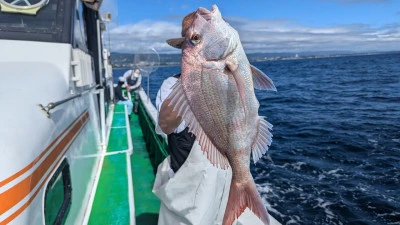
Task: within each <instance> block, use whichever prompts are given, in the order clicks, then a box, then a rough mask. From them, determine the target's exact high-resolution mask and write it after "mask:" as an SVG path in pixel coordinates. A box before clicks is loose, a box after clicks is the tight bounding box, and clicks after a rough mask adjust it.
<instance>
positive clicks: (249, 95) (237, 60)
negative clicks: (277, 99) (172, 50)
mask: <svg viewBox="0 0 400 225" xmlns="http://www.w3.org/2000/svg"><path fill="white" fill-rule="evenodd" d="M181 36H182V37H181V38H174V39H169V40H167V43H168V44H170V45H171V46H173V47H176V48H180V49H182V62H181V66H182V73H181V75H180V76H179V77H171V78H168V79H166V80H165V81H164V83H163V84H162V86H161V88H160V91H159V93H158V95H157V104H156V105H157V108H158V110H159V116H158V122H157V127H156V130H157V132H158V133H161V132H163V133H165V134H167V135H168V140H170V139H171V140H173V141H171V142H169V145H170V146H169V147H170V156H169V157H167V158H166V159H165V160H164V161H163V162H162V163H161V164H160V165H159V167H158V170H157V175H156V181H155V183H154V187H153V192H154V193H155V194H156V195H157V196H158V197H159V198H160V200H161V202H162V204H161V208H160V213H159V221H158V224H159V225H168V224H205V225H212V224H222V225H231V224H232V223H234V222H235V221H237V223H236V224H246V225H256V224H269V223H270V222H269V221H270V219H269V215H268V213H267V210H266V208H265V207H264V205H263V203H262V201H261V198H260V195H259V194H258V191H257V189H256V186H255V183H254V180H253V177H252V175H251V173H250V154H252V156H253V161H254V163H255V162H256V161H258V160H259V159H260V158H261V157H262V155H263V154H265V152H266V151H267V150H268V147H269V146H270V145H271V142H272V134H271V133H270V130H271V129H272V125H271V124H270V123H268V122H267V121H265V120H264V118H263V117H260V116H259V115H258V107H259V103H258V101H257V98H256V96H255V94H254V88H257V89H262V90H275V91H276V88H275V86H274V84H273V82H272V80H271V79H269V78H268V76H267V75H265V74H264V73H263V72H262V71H260V70H259V69H257V68H255V67H254V66H252V65H250V63H249V61H248V60H247V57H246V55H245V53H244V50H243V47H242V45H241V43H240V39H239V35H238V33H237V31H236V30H235V29H233V28H232V27H231V26H230V25H229V24H228V23H226V22H225V20H224V19H223V18H222V16H221V13H220V12H219V9H218V7H217V6H216V5H213V7H212V11H209V10H207V9H205V8H199V9H198V10H196V11H194V12H192V13H190V14H189V15H187V16H186V17H185V18H184V19H183V22H182V33H181ZM171 135H172V136H171ZM180 135H182V136H185V137H187V136H188V135H189V136H192V135H193V136H192V139H190V138H187V139H181V140H183V141H176V140H175V142H174V138H175V139H177V140H180V139H179V138H177V137H173V136H178V137H179V136H180ZM194 139H195V140H194ZM192 143H193V144H192ZM180 145H186V146H185V148H181V146H180ZM171 148H172V149H171ZM176 148H181V149H184V151H177V150H176ZM182 152H183V153H182ZM179 156H182V157H183V160H177V158H179ZM174 164H177V165H178V167H176V166H174ZM174 167H175V168H174ZM249 211H251V212H252V213H251V212H249ZM243 212H248V213H247V214H246V216H242V215H243V214H245V213H243Z"/></svg>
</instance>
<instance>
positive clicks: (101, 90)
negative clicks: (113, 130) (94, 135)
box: [99, 88, 106, 147]
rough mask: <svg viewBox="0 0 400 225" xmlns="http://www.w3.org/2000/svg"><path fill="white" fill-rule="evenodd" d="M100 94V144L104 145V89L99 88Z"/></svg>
mask: <svg viewBox="0 0 400 225" xmlns="http://www.w3.org/2000/svg"><path fill="white" fill-rule="evenodd" d="M99 94H100V123H101V142H102V143H101V144H102V145H103V147H105V146H106V113H105V111H106V110H105V106H104V89H103V88H102V89H99Z"/></svg>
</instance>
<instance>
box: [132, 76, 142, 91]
mask: <svg viewBox="0 0 400 225" xmlns="http://www.w3.org/2000/svg"><path fill="white" fill-rule="evenodd" d="M141 83H142V75H140V74H139V76H138V80H137V82H136V84H135V85H132V86H129V90H131V89H136V88H138V87H139V86H140V84H141Z"/></svg>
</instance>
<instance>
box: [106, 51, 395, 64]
mask: <svg viewBox="0 0 400 225" xmlns="http://www.w3.org/2000/svg"><path fill="white" fill-rule="evenodd" d="M390 53H400V51H398V52H369V53H355V52H350V51H348V52H343V51H340V52H339V51H320V52H299V53H285V52H281V53H250V54H247V58H248V59H249V61H250V62H260V61H271V60H295V59H315V58H329V57H342V56H356V55H375V54H390ZM134 56H135V55H134V54H128V53H117V52H114V53H111V63H112V65H113V67H114V68H133V67H134V66H135V63H134ZM159 56H160V66H172V65H179V64H180V62H181V54H159Z"/></svg>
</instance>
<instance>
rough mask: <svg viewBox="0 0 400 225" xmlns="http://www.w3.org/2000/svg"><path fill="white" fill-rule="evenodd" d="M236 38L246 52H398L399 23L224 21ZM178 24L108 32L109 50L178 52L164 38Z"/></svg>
mask: <svg viewBox="0 0 400 225" xmlns="http://www.w3.org/2000/svg"><path fill="white" fill-rule="evenodd" d="M227 21H228V22H229V23H230V24H231V26H232V27H234V28H235V29H236V30H237V31H238V32H239V35H240V38H241V41H242V44H243V46H244V48H245V50H246V52H249V53H250V52H308V51H313V52H314V51H346V52H347V51H355V52H365V51H396V50H397V51H398V50H400V28H399V27H400V24H387V25H384V26H381V27H372V26H369V25H366V24H345V25H338V26H327V27H310V26H304V25H300V24H296V23H295V22H294V21H290V20H282V19H281V20H249V19H244V18H227ZM180 32H181V24H175V23H171V22H161V21H148V20H147V21H140V22H138V23H136V24H130V25H124V26H119V27H116V28H114V29H112V30H111V41H112V45H111V50H112V51H117V52H124V53H134V52H135V51H137V49H139V48H140V47H152V48H155V49H156V50H157V51H158V52H160V53H179V50H177V49H174V48H172V47H170V46H169V45H168V44H166V42H165V41H166V39H168V38H174V37H179V36H180Z"/></svg>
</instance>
